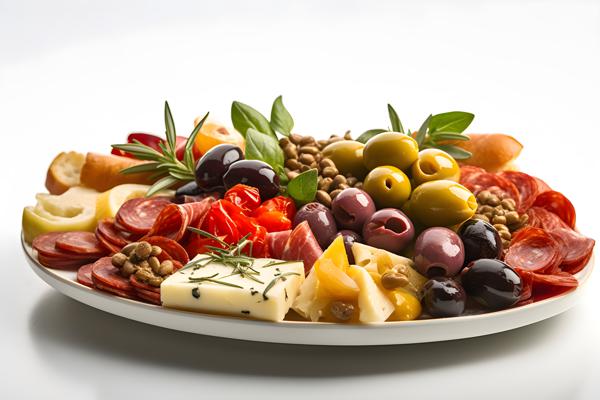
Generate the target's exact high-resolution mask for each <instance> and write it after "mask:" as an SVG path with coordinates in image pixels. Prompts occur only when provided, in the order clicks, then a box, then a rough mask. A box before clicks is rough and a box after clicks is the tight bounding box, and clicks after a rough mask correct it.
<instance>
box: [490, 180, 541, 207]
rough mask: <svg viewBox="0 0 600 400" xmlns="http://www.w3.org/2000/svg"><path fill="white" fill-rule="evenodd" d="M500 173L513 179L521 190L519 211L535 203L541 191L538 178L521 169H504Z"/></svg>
mask: <svg viewBox="0 0 600 400" xmlns="http://www.w3.org/2000/svg"><path fill="white" fill-rule="evenodd" d="M499 175H500V176H501V177H503V178H506V179H508V180H509V181H511V182H512V183H513V184H514V185H515V187H516V188H517V190H518V191H519V198H520V202H519V208H518V210H517V211H519V212H521V213H522V212H525V211H527V210H528V209H529V208H530V207H531V206H532V205H533V203H534V201H535V199H536V197H537V196H538V193H539V188H538V183H537V181H536V179H535V178H534V177H533V176H531V175H527V174H526V173H524V172H519V171H503V172H500V174H499Z"/></svg>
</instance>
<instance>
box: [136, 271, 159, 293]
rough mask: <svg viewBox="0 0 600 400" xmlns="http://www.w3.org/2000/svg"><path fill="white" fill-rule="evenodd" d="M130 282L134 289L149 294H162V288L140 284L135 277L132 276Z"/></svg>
mask: <svg viewBox="0 0 600 400" xmlns="http://www.w3.org/2000/svg"><path fill="white" fill-rule="evenodd" d="M129 282H130V283H131V284H132V285H133V287H134V288H135V289H136V290H137V289H142V290H146V291H148V292H154V293H160V288H159V287H155V286H151V285H148V284H147V283H144V282H140V281H139V280H138V279H137V278H136V277H135V275H131V276H130V277H129Z"/></svg>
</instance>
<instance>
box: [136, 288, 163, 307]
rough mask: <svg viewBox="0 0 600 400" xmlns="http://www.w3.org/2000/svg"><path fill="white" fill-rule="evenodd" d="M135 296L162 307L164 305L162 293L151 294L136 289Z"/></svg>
mask: <svg viewBox="0 0 600 400" xmlns="http://www.w3.org/2000/svg"><path fill="white" fill-rule="evenodd" d="M135 294H136V295H137V296H138V297H139V298H140V299H142V300H144V301H146V302H148V303H151V304H155V305H157V306H160V305H161V304H162V303H161V301H160V293H154V292H150V291H148V290H144V289H138V288H136V289H135Z"/></svg>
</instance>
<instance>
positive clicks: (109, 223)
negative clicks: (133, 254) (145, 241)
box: [97, 218, 139, 247]
mask: <svg viewBox="0 0 600 400" xmlns="http://www.w3.org/2000/svg"><path fill="white" fill-rule="evenodd" d="M97 233H99V234H100V235H102V237H104V239H106V240H107V241H109V242H111V243H112V244H114V245H115V246H118V247H125V246H127V245H128V244H129V243H131V242H134V241H136V240H137V239H139V236H137V235H133V234H132V233H129V232H125V231H122V230H119V229H117V227H116V226H115V223H114V220H112V219H110V218H106V219H103V220H102V221H100V222H99V223H98V227H97Z"/></svg>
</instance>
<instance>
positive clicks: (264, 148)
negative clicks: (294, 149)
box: [246, 128, 284, 173]
mask: <svg viewBox="0 0 600 400" xmlns="http://www.w3.org/2000/svg"><path fill="white" fill-rule="evenodd" d="M246 159H248V160H260V161H264V162H266V163H267V164H269V165H270V166H271V167H272V168H273V169H274V170H275V172H278V173H279V172H281V171H283V161H284V157H283V150H281V147H279V142H278V141H277V139H276V138H274V137H273V136H270V135H265V134H264V133H260V132H259V131H257V130H255V129H254V128H249V129H248V131H247V132H246Z"/></svg>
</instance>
